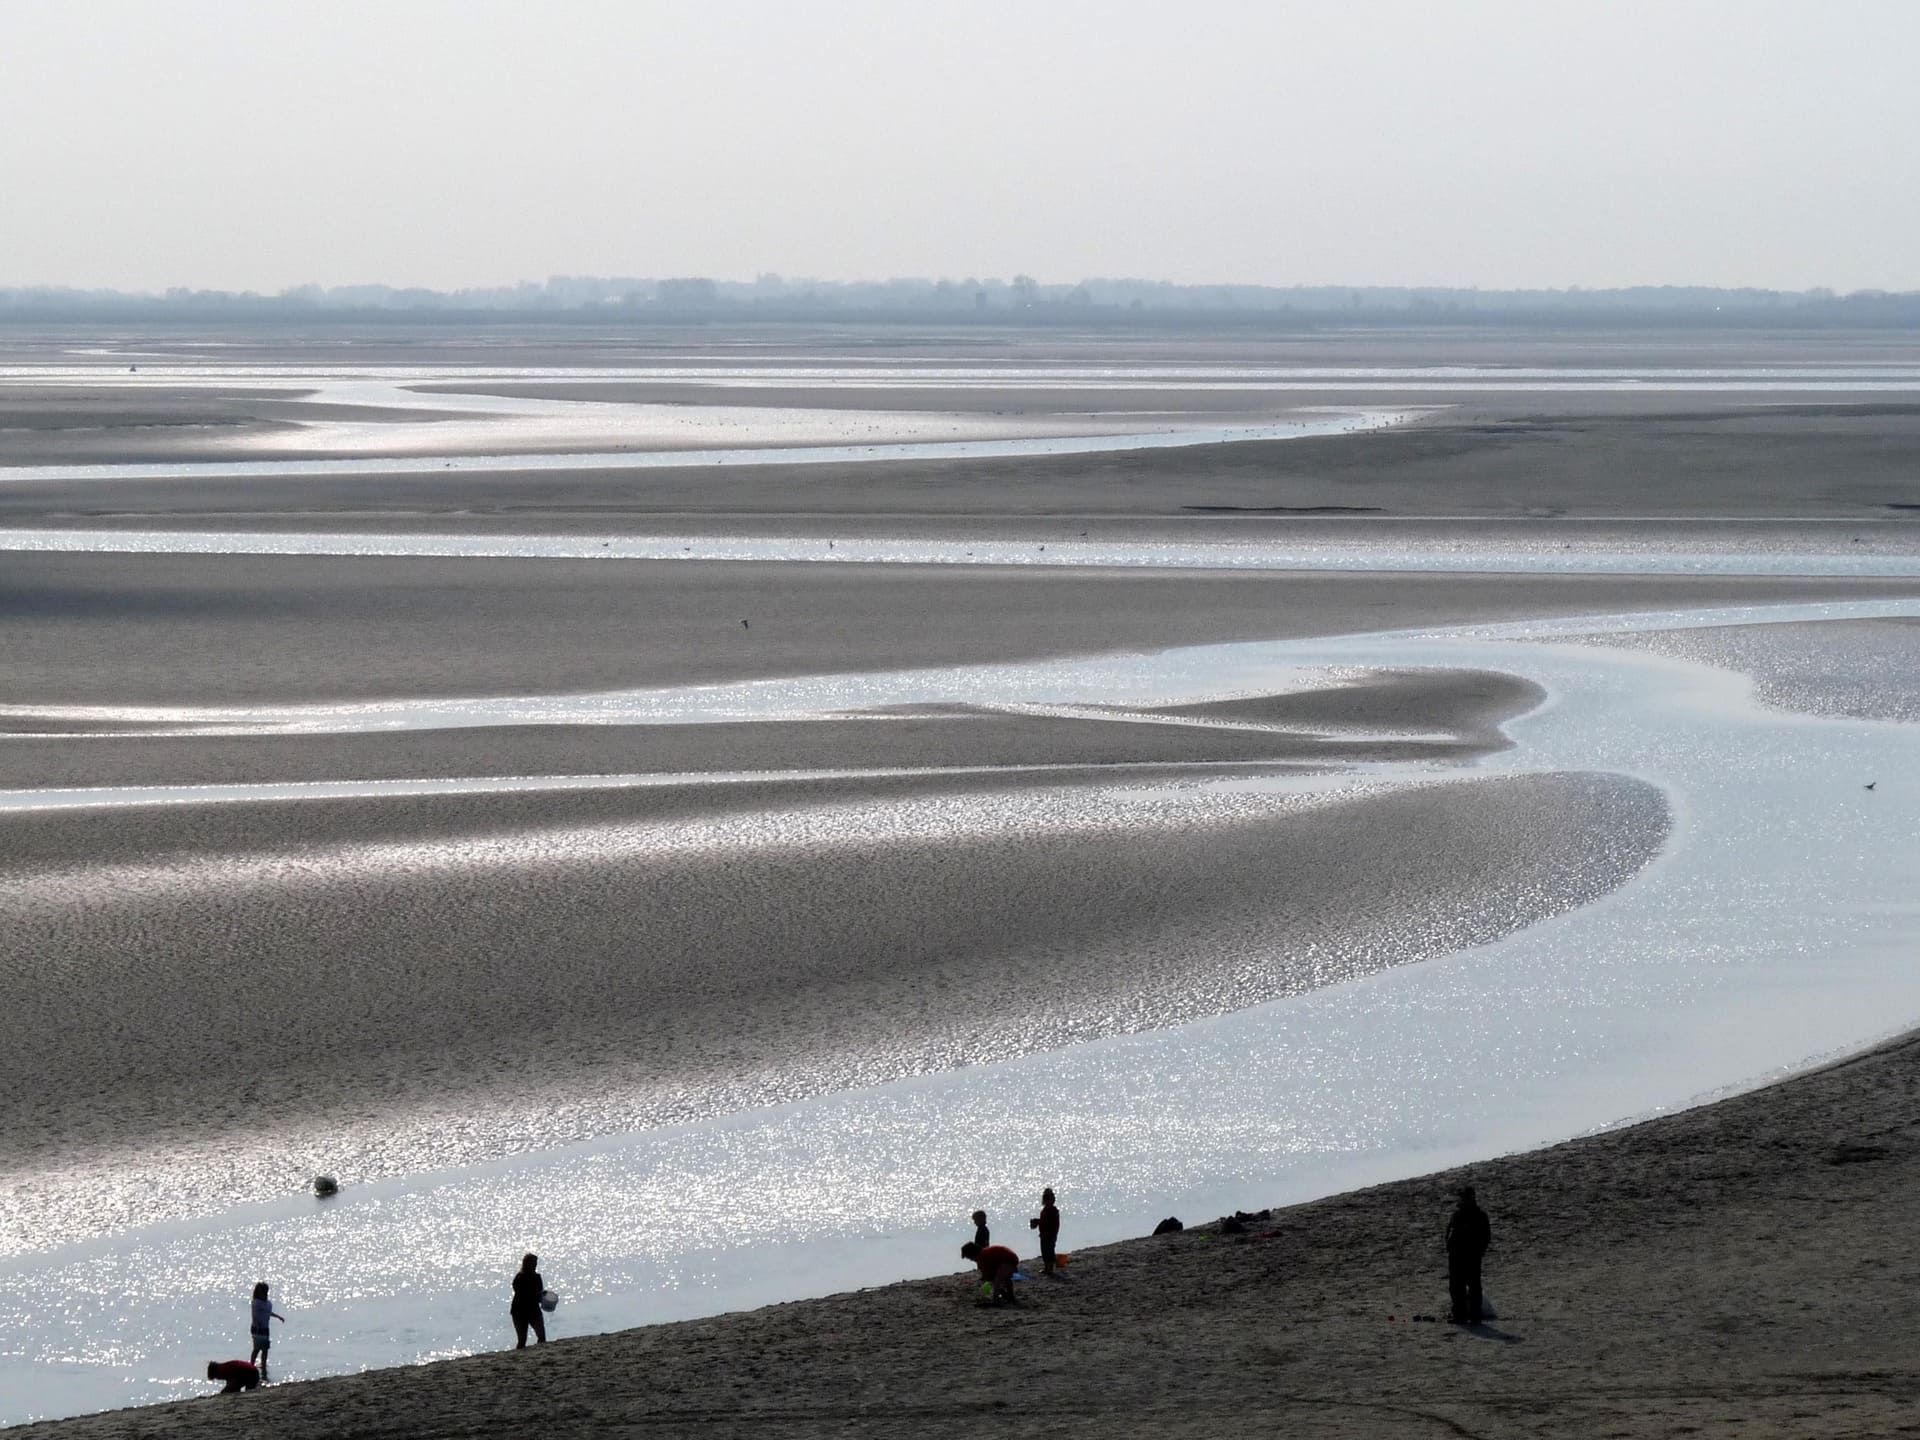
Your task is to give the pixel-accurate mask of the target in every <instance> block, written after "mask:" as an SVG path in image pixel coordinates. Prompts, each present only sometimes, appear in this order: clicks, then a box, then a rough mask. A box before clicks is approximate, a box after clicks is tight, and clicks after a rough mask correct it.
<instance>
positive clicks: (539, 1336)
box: [507, 1255, 547, 1350]
mask: <svg viewBox="0 0 1920 1440" xmlns="http://www.w3.org/2000/svg"><path fill="white" fill-rule="evenodd" d="M539 1264H540V1257H539V1256H538V1255H523V1256H521V1257H520V1269H519V1272H518V1273H517V1274H515V1275H514V1277H513V1304H512V1305H510V1306H509V1307H508V1308H507V1316H508V1318H509V1319H511V1320H512V1321H513V1333H514V1335H515V1337H516V1338H517V1339H518V1342H519V1343H518V1344H516V1345H515V1346H514V1347H513V1348H514V1349H516V1350H524V1349H526V1348H527V1331H528V1329H529V1328H531V1329H532V1331H533V1335H534V1339H535V1340H537V1341H538V1342H539V1343H540V1344H542V1345H544V1344H546V1343H547V1322H546V1317H545V1316H543V1315H541V1313H540V1297H541V1295H543V1294H544V1293H545V1292H546V1288H547V1282H546V1281H544V1280H542V1279H541V1278H540V1271H539V1269H538V1266H539Z"/></svg>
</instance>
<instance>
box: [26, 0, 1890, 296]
mask: <svg viewBox="0 0 1920 1440" xmlns="http://www.w3.org/2000/svg"><path fill="white" fill-rule="evenodd" d="M1916 56H1920V0H1821V3H1813V0H1804V3H1794V4H1788V3H1775V0H1610V3H1600V0H1404V3H1403V0H1255V3H1226V0H1177V3H1176V0H1153V3H1147V0H1105V3H1091V0H787V3H780V0H692V3H680V0H537V3H536V0H527V3H511V4H510V3H499V0H378V3H361V0H324V3H310V0H273V3H260V0H235V3H229V0H168V3H158V0H0V286H10V285H35V284H49V285H73V286H82V287H117V288H124V289H163V288H166V287H169V286H176V285H184V286H190V287H205V288H219V289H236V290H237V289H256V290H263V291H272V290H278V289H280V288H283V287H286V286H290V285H296V284H301V283H307V282H313V283H319V284H323V285H333V284H350V283H385V284H393V285H429V286H433V287H436V288H457V287H461V286H470V285H496V284H508V283H512V282H515V281H520V280H529V279H532V280H538V279H543V278H545V277H546V276H549V275H555V274H573V275H630V276H668V275H713V276H719V277H724V278H734V279H748V278H751V277H752V276H754V275H755V274H758V273H761V272H765V271H773V272H778V273H781V274H784V275H787V276H790V277H792V276H807V277H813V278H821V279H872V278H884V277H888V276H908V275H914V276H931V277H940V276H947V277H952V278H962V277H966V276H979V277H986V276H994V275H998V276H1011V275H1013V274H1016V273H1023V272H1024V273H1026V274H1031V275H1034V276H1037V277H1039V278H1040V279H1041V280H1043V281H1049V282H1052V281H1071V280H1077V279H1081V278H1085V277H1091V276H1109V277H1115V276H1129V277H1139V278H1147V279H1167V280H1175V281H1181V282H1193V283H1205V282H1240V283H1258V284H1272V285H1290V284H1351V285H1364V284H1382V285H1467V286H1482V287H1559V286H1569V285H1583V286H1588V287H1601V286H1613V285H1635V284H1705V285H1756V286H1765V287H1770V288H1780V289H1803V288H1808V287H1812V286H1821V285H1824V286H1830V287H1833V288H1834V289H1836V290H1841V291H1847V290H1854V289H1861V288H1884V289H1894V290H1902V289H1920V243H1916V240H1917V239H1920V164H1917V163H1916V153H1915V152H1916V148H1920V147H1917V146H1916V137H1920V78H1916V76H1917V75H1920V72H1917V71H1916V69H1915V57H1916Z"/></svg>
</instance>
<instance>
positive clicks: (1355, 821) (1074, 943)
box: [0, 727, 1665, 1250]
mask: <svg viewBox="0 0 1920 1440" xmlns="http://www.w3.org/2000/svg"><path fill="white" fill-rule="evenodd" d="M1128 728H1132V727H1128ZM851 788H852V787H847V786H844V785H840V784H831V785H814V786H788V787H780V786H763V787H759V788H758V790H757V791H749V792H747V793H745V794H741V793H735V794H733V795H732V796H731V797H729V801H728V802H726V803H723V804H721V805H710V804H705V803H700V804H698V806H697V808H689V806H688V801H689V799H690V798H693V799H697V800H703V799H704V797H690V796H689V795H687V794H678V795H676V794H675V793H673V792H666V793H665V794H664V795H663V796H661V797H658V798H655V797H653V796H651V795H648V794H641V795H639V796H638V797H637V798H636V797H634V796H631V795H628V794H623V793H620V792H593V793H580V792H570V793H549V794H539V793H533V794H520V795H512V796H501V797H465V796H463V797H459V798H457V799H432V798H419V797H416V798H397V799H379V798H369V799H355V800H348V801H303V802H297V803H295V802H283V803H280V804H275V805H246V804H227V805H223V806H220V807H218V808H217V809H215V808H207V807H201V808H197V809H187V810H185V811H180V810H154V809H141V808H139V807H132V808H128V809H114V810H106V811H75V812H45V813H29V814H19V815H13V816H10V817H8V827H9V835H10V838H11V845H10V850H11V852H12V853H11V855H10V859H11V863H10V865H9V880H8V885H7V893H6V897H5V899H4V901H3V902H0V910H3V911H4V925H3V926H0V931H3V932H4V934H5V935H6V937H7V939H6V941H5V944H4V949H0V973H3V974H4V975H5V976H6V980H7V985H8V991H9V994H10V996H11V1000H12V1007H13V1008H12V1013H13V1014H14V1016H15V1019H16V1036H15V1040H14V1042H13V1043H12V1044H11V1045H10V1046H9V1047H7V1049H6V1051H5V1052H4V1054H3V1055H0V1083H4V1086H5V1088H6V1091H7V1093H8V1095H9V1097H10V1102H9V1125H8V1127H7V1131H6V1136H5V1140H4V1142H0V1164H3V1165H4V1168H5V1170H6V1172H7V1175H8V1179H7V1181H6V1182H5V1188H6V1199H7V1205H6V1216H7V1230H8V1233H7V1234H6V1235H5V1236H4V1237H0V1238H3V1239H4V1241H5V1247H4V1248H6V1249H8V1250H11V1249H14V1248H16V1247H18V1246H19V1245H20V1244H21V1243H23V1242H24V1241H26V1240H27V1238H28V1237H33V1238H34V1240H35V1241H36V1242H37V1243H39V1244H45V1243H46V1241H47V1239H48V1238H49V1237H50V1236H51V1235H53V1234H58V1233H62V1232H66V1233H89V1232H92V1231H94V1230H96V1229H102V1228H108V1227H112V1226H118V1225H123V1224H125V1223H127V1222H128V1221H130V1220H132V1219H134V1218H135V1217H136V1216H137V1217H139V1218H140V1219H142V1220H144V1221H151V1220H154V1219H157V1218H160V1217H161V1216H163V1215H166V1214H172V1213H191V1212H192V1210H193V1209H195V1208H218V1207H219V1206H220V1205H222V1204H232V1203H238V1202H240V1201H243V1200H246V1199H258V1198H268V1197H271V1196H274V1195H280V1194H285V1193H288V1192H289V1191H291V1190H297V1189H298V1188H299V1187H300V1186H301V1185H302V1184H303V1183H304V1180H305V1177H306V1176H307V1175H308V1174H310V1173H311V1170H312V1169H313V1168H314V1167H315V1166H316V1165H323V1166H324V1168H327V1169H329V1170H332V1171H334V1172H335V1173H338V1174H340V1175H341V1176H342V1177H343V1178H348V1179H351V1180H353V1181H355V1182H358V1181H361V1180H365V1179H370V1178H374V1177H376V1176H379V1175H382V1174H388V1173H402V1172H406V1171H414V1170H419V1169H423V1168H440V1167H445V1166H449V1165H454V1164H463V1163H471V1162H472V1161H474V1160H477V1159H482V1158H487V1157H490V1156H494V1155H500V1154H507V1153H516V1152H519V1151H522V1150H525V1149H528V1148H533V1147H536V1146H540V1145H546V1144H554V1143H559V1142H560V1141H563V1140H569V1139H577V1138H582V1137H584V1136H586V1135H591V1134H598V1133H607V1132H609V1131H613V1130H622V1129H632V1128H636V1127H639V1126H645V1125H657V1124H663V1123H670V1122H675V1121H681V1120H686V1119H690V1118H696V1117H703V1116H708V1115H713V1114H720V1113H728V1112H732V1111H736V1110H741V1109H746V1108H749V1107H751V1106H754V1105H762V1104H768V1103H773V1102H776V1101H783V1100H789V1099H794V1098H798V1097H800V1096H803V1095H809V1094H818V1093H822V1092H825V1091H829V1090H835V1089H842V1088H847V1087H849V1086H854V1085H862V1084H872V1083H876V1082H878V1081H881V1080H884V1079H889V1078H893V1077H895V1076H899V1075H907V1074H917V1073H924V1072H929V1071H936V1070H946V1069H952V1068H954V1067H956V1066H958V1065H963V1064H969V1063H975V1062H978V1061H982V1060H987V1059H1000V1058H1005V1057H1007V1056H1010V1055H1013V1054H1020V1053H1029V1052H1032V1051H1037V1050H1044V1049H1051V1048H1057V1047H1059V1046H1062V1045H1066V1044H1072V1043H1075V1042H1077V1041H1081V1040H1086V1039H1090V1038H1093V1037H1095V1036H1099V1035H1108V1034H1116V1033H1125V1032H1128V1031H1132V1030H1137V1029H1141V1028H1150V1027H1158V1026H1164V1025H1169V1024H1177V1023H1181V1022H1184V1021H1186V1020H1190V1019H1194V1018H1197V1017H1199V1016H1203V1015H1209V1014H1216V1013H1220V1012H1222V1011H1225V1010H1230V1009H1238V1008H1243V1007H1244V1006H1246V1005H1250V1004H1254V1003H1257V1002H1259V1001H1261V1000H1265V999H1270V998H1273V997H1275V996H1278V995H1283V994H1291V993H1296V992H1298V991H1300V990H1302V989H1306V988H1311V987H1314V986H1319V985H1324V984H1329V983H1334V982H1336V981H1338V980H1341V979H1347V978H1351V977H1353V976H1356V975H1362V974H1367V973H1370V972H1371V971H1374V970H1377V969H1380V968H1382V967H1384V966H1387V965H1391V964H1399V963H1409V962H1412V961H1417V960H1419V959H1421V958H1424V957H1426V956H1428V955H1437V954H1444V953H1448V952H1450V951H1452V950H1456V949H1459V948H1461V947H1463V946H1467V945H1472V944H1478V943H1482V942H1484V941H1486V940H1489V939H1492V938H1495V937H1496V936H1498V935H1501V934H1505V933H1508V932H1509V931H1511V930H1513V929H1515V928H1518V927H1519V926H1521V925H1524V924H1526V923H1528V922H1529V921H1530V920H1533V919H1538V918H1541V917H1542V916H1544V915H1546V914H1551V913H1557V912H1559V911H1561V910H1564V909H1567V908H1570V907H1572V906H1574V905H1578V904H1582V903H1585V902H1586V901H1588V900H1591V899H1593V898H1595V897H1597V896H1598V895H1600V894H1603V893H1605V892H1606V891H1607V890H1610V889H1612V888H1613V887H1615V886H1616V885H1618V884H1620V883H1622V882H1623V881H1624V880H1625V879H1626V878H1628V877H1629V876H1630V875H1631V874H1632V873H1633V872H1634V871H1635V870H1636V869H1638V867H1639V866H1640V865H1641V864H1643V863H1644V862H1645V861H1646V860H1647V859H1649V858H1650V857H1651V856H1652V854H1653V853H1654V852H1655V851H1656V850H1657V848H1658V847H1659V845H1660V843H1661V842H1662V840H1663V838H1664V833H1665V805H1664V801H1663V799H1662V797H1661V796H1660V795H1659V793H1658V792H1657V791H1655V790H1653V789H1651V788H1650V787H1647V786H1644V785H1641V784H1638V783H1636V782H1632V781H1628V780H1625V779H1621V778H1617V777H1602V776H1581V775H1567V776H1555V775H1544V776H1530V777H1521V778H1514V779H1505V780H1462V781H1460V782H1458V783H1453V784H1431V783H1429V784H1427V785H1423V786H1415V787H1411V788H1405V789H1393V788H1386V789H1376V788H1374V787H1370V786H1366V785H1355V786H1348V787H1346V788H1345V789H1344V790H1342V791H1339V792H1336V793H1334V794H1330V795H1327V796H1324V797H1312V796H1291V795H1287V794H1271V795H1267V794H1259V793H1243V794H1229V795H1220V794H1209V793H1205V792H1202V791H1198V790H1195V789H1193V788H1192V787H1191V786H1190V785H1180V784H1173V785H1167V784H1164V783H1162V784H1153V783H1150V782H1145V781H1137V782H1136V783H1135V785H1134V786H1133V787H1131V788H1120V789H1114V788H1098V787H1093V786H1090V785H1088V786H1082V787H1078V788H1075V789H1060V788H1053V789H1043V788H1037V787H1035V788H1027V789H1012V788H1006V787H1000V788H991V789H989V788H977V789H961V790H956V791H952V792H948V791H944V790H942V789H941V788H939V787H938V786H937V785H932V784H928V783H926V782H922V783H920V784H918V785H916V786H914V787H913V788H911V789H907V788H905V787H897V788H895V789H893V790H891V791H888V792H882V793H878V794H872V795H869V796H867V797H866V798H864V799H863V798H861V797H860V796H859V795H858V793H857V792H854V793H849V791H850V790H851ZM662 802H664V803H662ZM984 997H992V1002H991V1003H985V1001H984ZM129 1027H137V1028H138V1031H139V1033H140V1035H141V1036H142V1043H141V1045H140V1046H139V1047H138V1049H137V1050H132V1051H130V1050H129V1049H128V1047H127V1044H126V1037H127V1035H128V1033H129ZM241 1035H252V1036H263V1037H264V1036H271V1037H272V1041H271V1043H270V1044H267V1045H237V1044H236V1043H235V1037H236V1036H241ZM76 1075H85V1076H87V1077H89V1078H88V1081H87V1083H86V1084H85V1085H84V1086H76V1085H75V1084H74V1083H73V1077H74V1076H76ZM450 1112H451V1113H458V1114H459V1115H461V1116H462V1117H463V1124H462V1125H461V1126H460V1127H458V1128H451V1129H447V1128H443V1120H442V1117H443V1116H445V1115H446V1114H448V1113H450ZM116 1177H117V1178H116Z"/></svg>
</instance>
